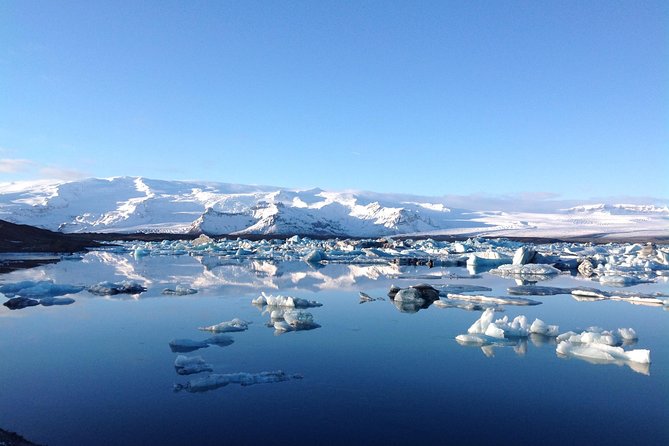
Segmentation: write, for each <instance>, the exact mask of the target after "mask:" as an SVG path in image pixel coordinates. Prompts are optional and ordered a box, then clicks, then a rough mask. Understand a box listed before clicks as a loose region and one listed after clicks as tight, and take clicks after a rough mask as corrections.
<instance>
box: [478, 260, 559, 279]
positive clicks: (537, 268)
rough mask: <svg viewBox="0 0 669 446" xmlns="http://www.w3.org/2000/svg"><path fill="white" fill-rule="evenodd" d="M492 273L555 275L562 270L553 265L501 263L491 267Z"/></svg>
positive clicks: (502, 274)
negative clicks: (496, 266) (498, 265)
mask: <svg viewBox="0 0 669 446" xmlns="http://www.w3.org/2000/svg"><path fill="white" fill-rule="evenodd" d="M490 273H491V274H496V275H498V276H554V275H556V274H560V270H559V269H557V268H555V267H553V266H551V265H544V264H539V263H532V264H529V265H501V266H500V267H498V268H495V269H491V270H490Z"/></svg>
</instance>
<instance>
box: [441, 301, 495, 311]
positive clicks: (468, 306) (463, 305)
mask: <svg viewBox="0 0 669 446" xmlns="http://www.w3.org/2000/svg"><path fill="white" fill-rule="evenodd" d="M434 305H435V306H437V307H439V308H460V309H462V310H467V311H484V310H486V309H488V308H491V309H492V310H493V311H498V312H499V311H504V307H502V306H500V305H497V304H493V303H485V302H466V301H462V300H458V299H439V300H436V301H434Z"/></svg>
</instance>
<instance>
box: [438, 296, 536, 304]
mask: <svg viewBox="0 0 669 446" xmlns="http://www.w3.org/2000/svg"><path fill="white" fill-rule="evenodd" d="M448 299H456V300H464V301H469V302H482V303H490V304H500V305H540V304H541V302H539V301H536V300H532V299H526V298H524V297H510V296H483V295H477V294H457V293H448Z"/></svg>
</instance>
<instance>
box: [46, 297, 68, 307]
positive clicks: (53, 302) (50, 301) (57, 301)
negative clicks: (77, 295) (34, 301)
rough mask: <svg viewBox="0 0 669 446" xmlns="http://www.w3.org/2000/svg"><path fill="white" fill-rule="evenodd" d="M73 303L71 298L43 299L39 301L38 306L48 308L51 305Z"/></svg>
mask: <svg viewBox="0 0 669 446" xmlns="http://www.w3.org/2000/svg"><path fill="white" fill-rule="evenodd" d="M74 302H75V301H74V299H72V298H71V297H51V296H50V297H43V298H42V299H40V300H39V303H40V305H43V306H45V307H50V306H52V305H70V304H73V303H74Z"/></svg>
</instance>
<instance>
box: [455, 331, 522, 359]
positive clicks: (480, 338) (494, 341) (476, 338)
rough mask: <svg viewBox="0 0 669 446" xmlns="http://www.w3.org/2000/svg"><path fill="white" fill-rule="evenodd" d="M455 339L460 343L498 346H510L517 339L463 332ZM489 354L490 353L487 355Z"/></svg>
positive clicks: (514, 343)
mask: <svg viewBox="0 0 669 446" xmlns="http://www.w3.org/2000/svg"><path fill="white" fill-rule="evenodd" d="M455 340H456V341H458V343H459V344H460V345H476V346H484V345H497V346H508V345H516V344H517V342H516V341H512V340H509V339H504V338H495V337H491V336H487V335H485V334H480V333H474V334H461V335H457V336H456V337H455ZM486 356H488V355H486Z"/></svg>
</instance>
